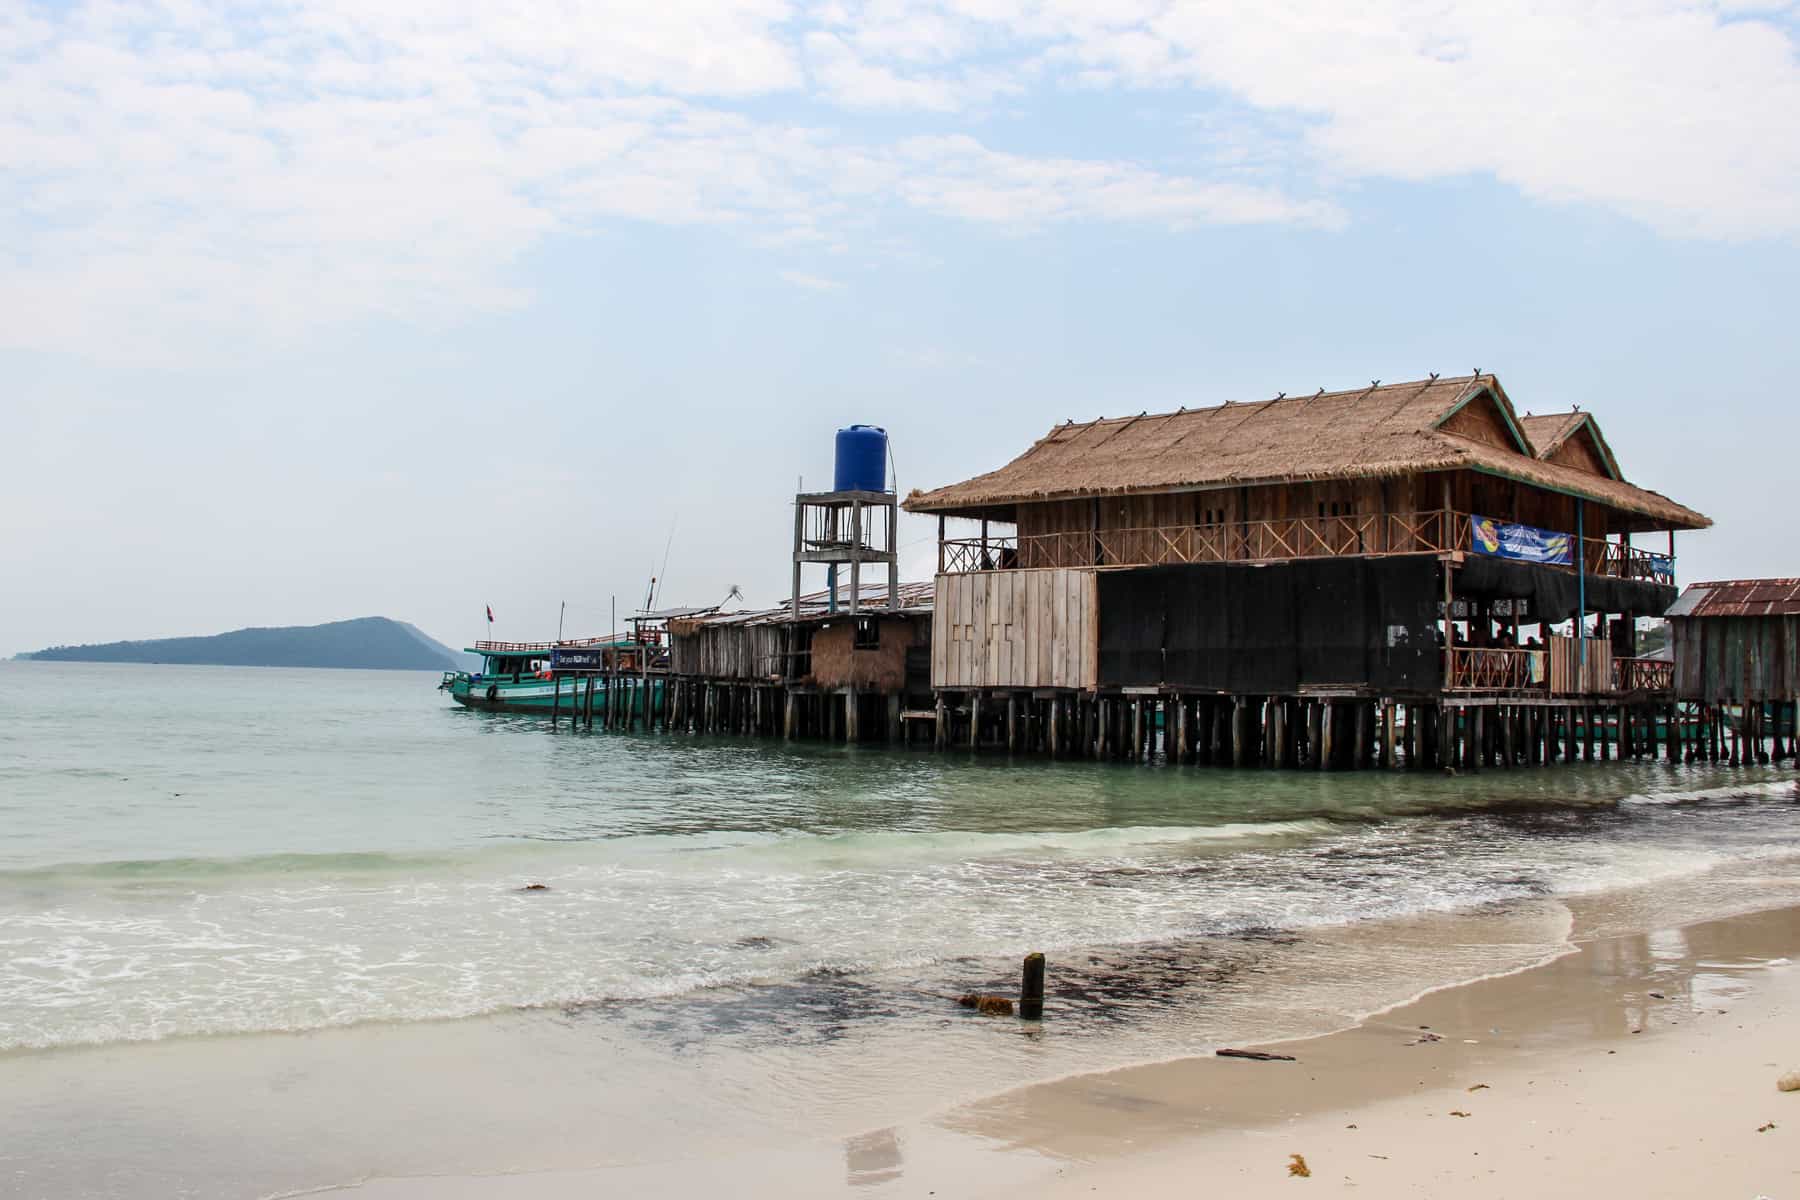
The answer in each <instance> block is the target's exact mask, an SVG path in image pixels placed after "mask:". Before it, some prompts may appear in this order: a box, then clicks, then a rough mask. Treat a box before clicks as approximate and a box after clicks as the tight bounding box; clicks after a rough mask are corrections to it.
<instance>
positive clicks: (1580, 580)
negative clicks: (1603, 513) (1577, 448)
mask: <svg viewBox="0 0 1800 1200" xmlns="http://www.w3.org/2000/svg"><path fill="white" fill-rule="evenodd" d="M1585 510H1586V505H1585V504H1583V503H1582V500H1581V497H1579V496H1577V497H1576V498H1575V597H1576V599H1575V610H1576V614H1577V616H1576V619H1575V638H1576V641H1575V654H1576V663H1577V669H1576V678H1577V680H1578V681H1579V686H1581V687H1583V688H1585V687H1586V685H1587V530H1586V520H1585V516H1586V513H1585Z"/></svg>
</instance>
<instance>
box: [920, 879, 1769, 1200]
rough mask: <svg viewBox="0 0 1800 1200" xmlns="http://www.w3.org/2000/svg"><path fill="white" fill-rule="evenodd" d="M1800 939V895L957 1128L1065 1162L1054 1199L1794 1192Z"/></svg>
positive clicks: (960, 1119)
mask: <svg viewBox="0 0 1800 1200" xmlns="http://www.w3.org/2000/svg"><path fill="white" fill-rule="evenodd" d="M1796 948H1800V910H1796V909H1782V910H1777V911H1774V912H1767V913H1758V914H1754V915H1749V916H1743V917H1735V918H1731V919H1727V920H1722V921H1714V922H1707V923H1703V924H1700V925H1695V926H1690V927H1687V928H1684V929H1677V930H1665V931H1661V932H1657V933H1650V934H1642V935H1629V936H1623V937H1608V938H1601V939H1598V940H1594V941H1588V942H1585V943H1582V944H1579V945H1578V946H1577V948H1576V950H1575V952H1574V953H1571V954H1569V955H1566V956H1564V957H1562V958H1560V959H1558V960H1557V961H1556V962H1554V963H1551V964H1548V965H1546V966H1543V967H1538V968H1534V969H1532V970H1528V971H1525V972H1522V973H1519V974H1516V975H1508V976H1503V977H1500V978H1496V979H1491V980H1484V981H1480V982H1477V983H1473V984H1469V985H1465V986H1462V987H1456V988H1450V989H1446V990H1444V991H1441V992H1436V993H1433V994H1431V995H1429V996H1427V997H1424V998H1423V999H1421V1000H1419V1001H1416V1002H1414V1003H1412V1004H1409V1005H1405V1006H1403V1007H1401V1008H1398V1009H1395V1010H1393V1011H1391V1012H1388V1013H1384V1014H1382V1015H1381V1016H1380V1017H1378V1018H1376V1019H1373V1020H1370V1021H1367V1022H1365V1023H1363V1024H1362V1025H1360V1026H1359V1027H1357V1028H1356V1029H1353V1030H1347V1031H1345V1032H1342V1033H1338V1034H1332V1035H1328V1036H1326V1037H1321V1038H1312V1039H1307V1040H1304V1041H1299V1042H1293V1043H1288V1044H1284V1045H1279V1046H1271V1047H1263V1049H1269V1050H1275V1051H1279V1052H1281V1053H1286V1054H1292V1055H1294V1056H1295V1057H1296V1058H1297V1059H1298V1060H1299V1061H1297V1062H1294V1063H1258V1062H1244V1061H1233V1060H1224V1059H1213V1060H1210V1061H1209V1060H1188V1061H1184V1062H1175V1063H1166V1064H1158V1065H1154V1066H1147V1067H1139V1068H1132V1069H1128V1070H1123V1071H1113V1072H1106V1073H1103V1074H1099V1075H1093V1076H1088V1077H1084V1078H1081V1079H1075V1080H1066V1081H1061V1082H1059V1083H1057V1084H1053V1085H1049V1086H1046V1087H1042V1088H1027V1089H1023V1090H1021V1091H1019V1092H1015V1093H1013V1094H1012V1095H1010V1096H1006V1097H1001V1098H996V1099H995V1100H994V1101H991V1102H988V1103H984V1104H981V1105H976V1106H972V1107H970V1108H969V1109H966V1110H964V1111H963V1112H961V1113H959V1114H957V1115H956V1116H955V1117H954V1118H953V1122H954V1123H955V1124H957V1125H958V1126H960V1127H961V1128H963V1129H965V1130H968V1131H970V1132H978V1133H982V1134H985V1135H987V1136H990V1137H993V1138H994V1139H995V1140H996V1141H998V1142H1000V1143H1002V1144H1005V1145H1009V1146H1012V1147H1015V1148H1020V1147H1025V1146H1030V1147H1033V1148H1035V1149H1037V1150H1039V1151H1040V1152H1043V1153H1046V1154H1050V1155H1054V1156H1057V1157H1061V1158H1064V1159H1066V1160H1067V1161H1066V1162H1065V1164H1064V1165H1063V1167H1062V1168H1061V1169H1059V1170H1058V1171H1057V1172H1056V1177H1055V1180H1054V1181H1053V1182H1052V1183H1050V1184H1049V1185H1048V1186H1046V1187H1045V1188H1044V1189H1043V1194H1045V1195H1049V1196H1075V1195H1089V1194H1095V1193H1098V1194H1111V1195H1117V1194H1133V1195H1147V1196H1162V1195H1176V1194H1181V1195H1188V1194H1191V1193H1192V1191H1193V1189H1194V1188H1195V1186H1196V1185H1197V1184H1200V1183H1201V1182H1202V1181H1204V1183H1205V1184H1206V1186H1207V1187H1208V1188H1209V1189H1211V1188H1214V1187H1216V1188H1219V1189H1221V1190H1222V1191H1223V1192H1224V1194H1228V1195H1232V1196H1240V1197H1258V1196H1265V1195H1283V1196H1291V1195H1312V1194H1345V1193H1356V1194H1361V1195H1381V1196H1412V1195H1417V1196H1440V1195H1457V1196H1461V1197H1489V1196H1493V1197H1500V1196H1518V1195H1528V1194H1529V1195H1536V1196H1564V1195H1567V1196H1571V1197H1573V1196H1587V1195H1591V1194H1593V1192H1594V1191H1595V1190H1596V1188H1602V1189H1604V1191H1605V1192H1606V1193H1608V1194H1621V1195H1634V1196H1645V1197H1650V1196H1671V1197H1673V1196H1700V1195H1713V1196H1742V1197H1746V1198H1749V1197H1754V1196H1758V1195H1767V1196H1786V1195H1793V1194H1795V1189H1796V1187H1797V1186H1800V1093H1791V1094H1784V1093H1780V1092H1778V1091H1777V1089H1776V1086H1775V1081H1776V1080H1777V1078H1779V1077H1780V1076H1781V1075H1782V1074H1783V1073H1785V1072H1787V1071H1791V1070H1795V1069H1800V970H1797V969H1796V968H1795V967H1794V966H1793V965H1792V964H1791V963H1788V962H1785V961H1783V960H1785V959H1786V958H1787V957H1788V956H1789V955H1791V954H1792V953H1793V952H1794V950H1795V949H1796ZM1433 1039H1436V1040H1433ZM1295 1154H1298V1155H1301V1156H1302V1157H1303V1159H1304V1161H1305V1164H1306V1167H1307V1169H1308V1170H1309V1171H1310V1173H1311V1174H1310V1176H1306V1177H1300V1176H1296V1175H1294V1174H1292V1173H1291V1172H1290V1166H1291V1165H1292V1164H1293V1162H1294V1160H1293V1158H1292V1156H1293V1155H1295ZM939 1194H940V1195H942V1194H944V1193H942V1192H940V1193H939Z"/></svg>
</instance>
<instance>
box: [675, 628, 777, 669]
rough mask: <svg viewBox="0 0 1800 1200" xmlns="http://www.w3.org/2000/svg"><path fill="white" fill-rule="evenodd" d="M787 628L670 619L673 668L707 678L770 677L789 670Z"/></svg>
mask: <svg viewBox="0 0 1800 1200" xmlns="http://www.w3.org/2000/svg"><path fill="white" fill-rule="evenodd" d="M786 650H787V629H786V627H785V626H783V625H780V624H768V625H720V624H711V623H708V622H706V621H670V622H669V670H670V671H672V672H673V673H675V674H677V675H698V676H701V677H703V678H706V679H769V678H772V677H779V676H781V675H782V674H784V673H785V669H786V663H787V657H786V654H785V651H786Z"/></svg>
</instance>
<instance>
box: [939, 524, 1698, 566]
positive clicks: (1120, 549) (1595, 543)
mask: <svg viewBox="0 0 1800 1200" xmlns="http://www.w3.org/2000/svg"><path fill="white" fill-rule="evenodd" d="M1469 549H1470V537H1469V514H1468V513H1459V512H1448V511H1445V510H1443V509H1432V510H1430V511H1428V512H1413V513H1366V514H1354V515H1348V516H1335V517H1288V518H1285V519H1282V520H1277V521H1231V522H1225V523H1222V524H1215V525H1163V526H1147V527H1143V528H1136V529H1076V530H1064V531H1061V532H1057V533H1042V534H1025V535H1023V536H1020V535H1015V534H1008V535H1006V536H990V537H987V538H947V539H945V540H943V541H941V542H939V543H938V574H940V575H961V574H966V573H969V572H972V571H1004V570H1009V569H1011V568H1014V567H1019V568H1031V567H1149V566H1164V565H1168V564H1174V563H1213V562H1273V561H1283V560H1288V559H1303V558H1345V557H1362V556H1378V555H1384V554H1445V553H1449V552H1451V551H1456V550H1469ZM1583 558H1584V560H1585V561H1586V564H1587V570H1588V574H1590V575H1605V576H1611V577H1613V578H1618V579H1652V580H1653V579H1659V578H1660V579H1664V580H1669V579H1670V576H1669V568H1668V560H1667V559H1666V558H1662V557H1660V556H1658V555H1655V554H1651V553H1649V552H1647V551H1644V550H1639V549H1636V548H1634V547H1631V546H1625V545H1622V544H1620V543H1618V542H1608V541H1605V540H1604V539H1597V538H1588V539H1587V540H1586V542H1585V543H1584V545H1583ZM1565 569H1572V568H1565ZM1671 582H1672V580H1671Z"/></svg>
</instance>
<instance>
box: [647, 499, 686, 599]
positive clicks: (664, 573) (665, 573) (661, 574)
mask: <svg viewBox="0 0 1800 1200" xmlns="http://www.w3.org/2000/svg"><path fill="white" fill-rule="evenodd" d="M679 524H681V514H680V513H676V514H675V516H674V517H673V518H672V519H671V520H670V521H669V540H668V541H667V542H664V543H663V565H662V570H661V571H658V572H657V574H656V577H657V578H658V579H667V578H668V577H669V551H670V550H671V549H672V548H673V547H674V545H675V527H676V526H677V525H679ZM650 607H651V608H655V607H656V589H654V588H653V589H651V592H650Z"/></svg>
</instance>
